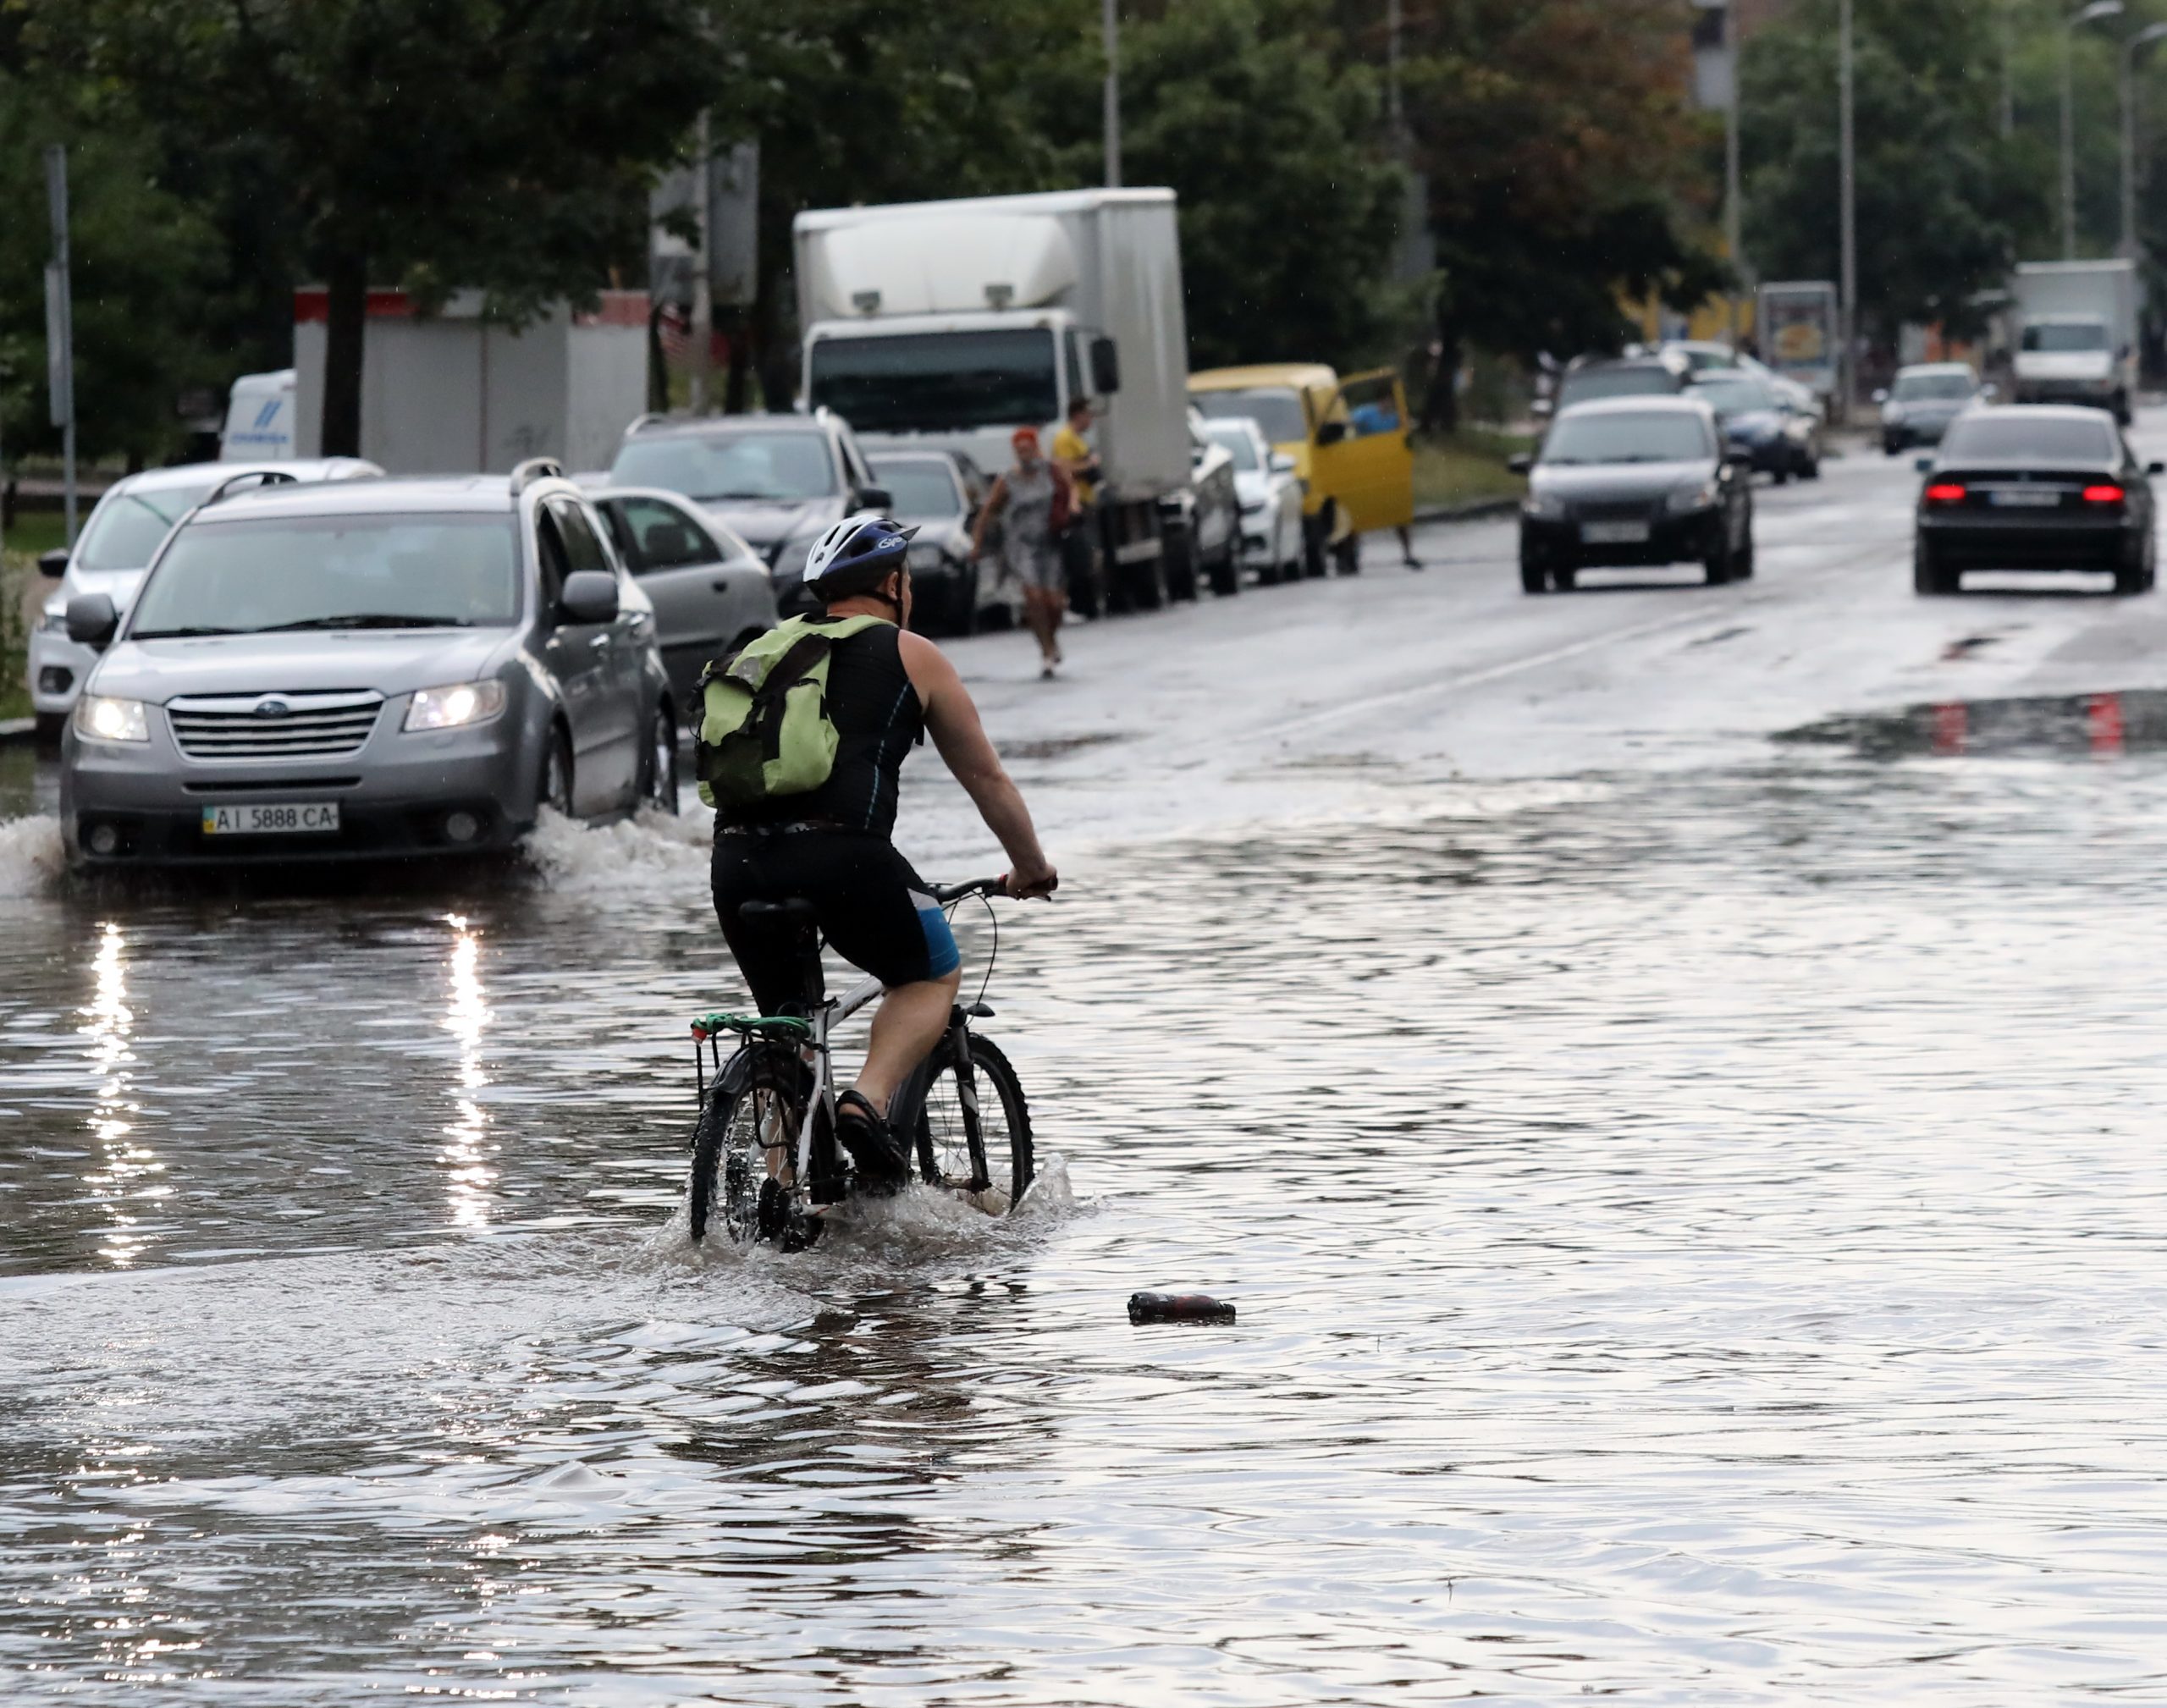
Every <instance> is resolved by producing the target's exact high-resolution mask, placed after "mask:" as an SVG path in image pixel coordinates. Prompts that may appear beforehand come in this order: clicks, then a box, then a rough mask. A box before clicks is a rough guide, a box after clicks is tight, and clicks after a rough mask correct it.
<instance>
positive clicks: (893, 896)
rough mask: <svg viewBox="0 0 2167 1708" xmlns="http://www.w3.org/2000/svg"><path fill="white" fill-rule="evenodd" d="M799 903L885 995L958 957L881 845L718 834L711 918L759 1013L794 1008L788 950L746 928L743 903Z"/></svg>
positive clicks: (785, 834)
mask: <svg viewBox="0 0 2167 1708" xmlns="http://www.w3.org/2000/svg"><path fill="white" fill-rule="evenodd" d="M793 896H802V898H803V899H804V900H806V901H810V902H811V903H812V904H813V906H814V907H815V908H817V909H818V910H819V923H820V929H821V931H822V932H823V933H824V934H825V935H826V937H827V939H828V943H829V946H830V947H831V948H832V949H833V950H835V953H836V954H838V955H840V956H842V958H843V959H844V960H846V961H849V962H850V964H851V965H852V966H853V967H858V968H860V969H861V970H863V971H864V972H868V973H870V974H871V975H872V976H873V977H874V978H877V979H879V981H880V982H881V983H883V984H884V985H885V986H887V987H888V988H889V989H891V990H892V989H895V987H896V986H897V985H898V984H918V983H923V982H924V981H925V980H926V979H929V978H946V976H947V975H948V974H949V973H951V972H954V971H955V970H956V968H957V965H958V963H959V961H960V957H959V956H958V955H957V952H956V939H955V935H954V934H953V933H951V931H950V930H949V928H948V916H947V915H946V913H945V912H942V911H941V908H940V904H939V903H938V902H936V901H935V900H934V899H933V897H932V896H931V895H929V893H928V892H927V890H926V886H925V883H924V880H923V879H920V878H919V876H918V873H916V872H914V871H913V870H912V869H911V862H909V861H907V860H906V859H904V858H903V857H902V855H901V854H898V853H897V852H896V849H895V846H894V845H893V844H892V843H891V842H889V841H888V840H887V839H886V838H885V837H883V836H874V835H863V834H860V833H858V832H855V831H850V830H812V829H808V830H779V831H765V832H755V833H752V834H745V833H740V832H736V831H731V830H719V831H718V832H717V833H716V835H715V839H714V911H715V913H716V916H717V917H719V918H720V920H721V921H722V934H723V935H724V936H725V938H727V939H729V942H730V952H731V954H732V955H734V956H736V957H737V965H738V967H739V968H740V969H741V970H742V972H744V974H745V980H746V983H748V984H750V985H751V986H752V987H753V1000H754V1001H756V1002H758V1004H759V1005H760V1011H761V1012H762V1013H763V1014H776V1013H780V1012H781V1011H782V1008H783V1006H784V1005H785V1004H786V1003H788V1002H792V1001H802V1000H804V998H805V996H806V994H807V993H806V992H804V991H803V990H802V989H799V985H800V983H801V975H800V965H799V958H798V950H797V945H795V944H794V943H793V942H792V940H791V934H789V933H788V932H786V931H782V930H780V929H776V928H772V927H769V928H760V927H757V926H751V925H747V923H745V921H744V920H742V919H741V918H740V917H738V914H737V910H738V908H739V907H741V906H743V905H744V904H745V903H746V902H747V901H789V900H790V899H791V898H792V897H793Z"/></svg>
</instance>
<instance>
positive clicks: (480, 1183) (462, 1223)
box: [438, 913, 497, 1228]
mask: <svg viewBox="0 0 2167 1708" xmlns="http://www.w3.org/2000/svg"><path fill="white" fill-rule="evenodd" d="M445 923H447V924H449V926H450V927H451V928H452V933H453V935H452V944H451V966H450V969H449V972H450V984H451V989H450V994H449V1000H447V1001H446V1003H445V1005H444V1030H445V1031H446V1032H449V1033H450V1034H451V1035H452V1036H453V1037H454V1038H455V1039H458V1040H459V1075H458V1088H457V1089H456V1090H455V1092H454V1093H453V1094H452V1100H453V1102H454V1103H455V1105H457V1107H458V1110H459V1118H458V1119H457V1120H456V1121H453V1122H452V1123H451V1124H450V1125H449V1126H448V1127H445V1128H444V1149H443V1150H442V1151H441V1152H440V1153H438V1154H440V1155H441V1156H442V1157H443V1159H444V1164H445V1166H446V1170H447V1175H446V1181H447V1185H446V1188H445V1190H446V1195H447V1196H448V1198H449V1201H450V1209H451V1221H452V1226H455V1227H471V1228H478V1227H486V1226H488V1222H489V1189H490V1188H491V1187H494V1185H495V1184H496V1181H497V1173H496V1171H495V1170H494V1168H492V1167H490V1166H489V1164H488V1158H489V1157H490V1156H491V1155H493V1154H494V1152H495V1146H494V1144H492V1143H490V1140H489V1118H488V1115H487V1114H486V1113H485V1112H484V1111H483V1110H482V1104H481V1094H482V1092H483V1091H484V1090H486V1089H487V1088H488V1083H489V1076H488V1072H486V1071H485V1070H484V1068H483V1067H482V1033H483V1031H484V1030H486V1029H487V1028H488V1023H489V1005H488V1000H487V999H486V998H485V997H484V996H483V995H482V935H481V933H480V932H478V931H477V930H475V929H474V928H472V927H471V925H469V923H467V921H466V916H464V915H463V914H458V913H452V914H448V915H446V916H445Z"/></svg>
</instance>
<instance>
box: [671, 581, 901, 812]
mask: <svg viewBox="0 0 2167 1708" xmlns="http://www.w3.org/2000/svg"><path fill="white" fill-rule="evenodd" d="M885 621H886V619H885V617H845V618H844V619H843V620H841V621H840V622H834V623H817V624H816V623H813V622H811V621H809V620H808V619H806V618H803V617H792V618H791V620H789V621H788V622H786V623H782V624H780V625H777V626H776V627H775V628H772V629H770V630H769V631H767V633H766V634H764V635H762V636H759V637H758V639H756V640H753V641H752V642H747V644H746V645H745V646H743V647H740V648H739V649H738V651H736V653H732V654H731V656H730V657H729V658H718V659H715V660H714V661H712V662H711V663H709V665H708V667H707V668H706V669H703V670H702V671H701V672H700V701H701V717H700V737H699V742H698V748H697V750H696V751H697V754H698V758H697V761H696V764H697V769H698V772H699V778H700V799H701V800H703V801H704V802H707V804H708V805H709V806H710V807H754V806H758V804H759V803H760V802H764V801H773V800H776V799H778V798H780V797H781V796H788V795H803V794H806V793H808V792H809V791H812V790H814V789H817V788H819V786H820V785H822V784H823V783H824V782H826V781H827V780H828V774H829V773H830V771H832V770H833V769H835V743H836V740H837V736H836V733H835V725H834V723H833V722H832V721H831V720H830V719H829V716H828V665H829V663H830V654H831V653H833V652H834V650H835V642H838V641H843V640H847V639H849V637H850V636H852V635H855V634H857V633H858V632H860V631H863V630H865V629H869V628H872V627H873V626H874V625H875V624H878V623H882V622H885Z"/></svg>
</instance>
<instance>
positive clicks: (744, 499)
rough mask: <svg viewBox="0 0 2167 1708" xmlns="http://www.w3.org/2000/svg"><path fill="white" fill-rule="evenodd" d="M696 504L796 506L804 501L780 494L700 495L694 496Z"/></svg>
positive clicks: (693, 499)
mask: <svg viewBox="0 0 2167 1708" xmlns="http://www.w3.org/2000/svg"><path fill="white" fill-rule="evenodd" d="M692 502H693V503H694V504H802V503H803V502H804V500H802V499H793V498H786V497H785V496H784V495H783V494H782V493H695V494H694V495H693V498H692Z"/></svg>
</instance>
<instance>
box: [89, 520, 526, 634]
mask: <svg viewBox="0 0 2167 1708" xmlns="http://www.w3.org/2000/svg"><path fill="white" fill-rule="evenodd" d="M518 613H519V534H518V531H517V524H516V522H515V521H513V519H512V518H511V517H510V515H408V516H397V515H391V516H306V517H278V518H275V519H274V518H270V517H266V518H265V519H263V520H262V521H230V522H198V523H195V524H192V525H191V526H189V527H187V528H185V529H184V530H182V532H181V533H180V535H179V537H177V538H176V539H175V540H174V543H173V545H172V548H170V549H169V550H168V552H167V553H166V554H165V556H164V557H163V558H162V559H159V562H158V566H157V572H156V573H155V574H153V575H152V577H151V579H150V582H149V584H148V585H147V586H146V587H145V588H144V590H143V597H142V598H141V601H140V602H139V603H137V605H136V609H135V624H134V626H133V627H131V628H130V630H129V638H130V640H136V641H155V640H159V639H164V638H171V637H173V636H182V635H260V634H263V633H266V632H267V631H271V630H274V629H438V628H445V629H469V628H482V627H492V626H501V625H506V624H509V623H510V622H511V621H512V620H514V618H516V616H517V615H518Z"/></svg>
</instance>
